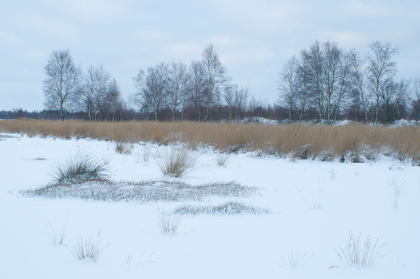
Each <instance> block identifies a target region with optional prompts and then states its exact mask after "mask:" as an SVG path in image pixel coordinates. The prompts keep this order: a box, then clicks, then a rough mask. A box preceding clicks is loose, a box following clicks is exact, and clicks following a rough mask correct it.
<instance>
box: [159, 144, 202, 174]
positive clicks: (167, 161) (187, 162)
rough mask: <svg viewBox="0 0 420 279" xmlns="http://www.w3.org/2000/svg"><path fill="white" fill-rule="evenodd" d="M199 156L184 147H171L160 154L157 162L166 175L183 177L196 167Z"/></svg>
mask: <svg viewBox="0 0 420 279" xmlns="http://www.w3.org/2000/svg"><path fill="white" fill-rule="evenodd" d="M198 156H199V155H198V153H197V152H193V151H190V150H188V149H187V148H186V147H184V146H170V147H168V148H165V149H164V150H163V151H162V152H158V153H157V154H156V156H155V161H156V164H157V165H158V167H159V169H160V170H161V171H162V173H163V174H164V175H167V176H172V177H181V176H183V175H185V174H186V173H187V172H188V171H190V170H191V169H192V168H193V167H195V166H196V163H197V159H198Z"/></svg>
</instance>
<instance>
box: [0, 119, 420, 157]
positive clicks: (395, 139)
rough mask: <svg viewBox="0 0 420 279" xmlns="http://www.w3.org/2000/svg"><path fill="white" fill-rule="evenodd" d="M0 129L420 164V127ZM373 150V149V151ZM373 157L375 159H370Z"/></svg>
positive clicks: (41, 124) (78, 125) (43, 123)
mask: <svg viewBox="0 0 420 279" xmlns="http://www.w3.org/2000/svg"><path fill="white" fill-rule="evenodd" d="M0 131H3V132H10V133H22V134H26V135H28V136H35V135H39V136H42V137H46V136H52V137H60V138H84V137H89V138H95V139H103V140H112V141H116V142H128V143H129V142H138V141H152V142H157V143H159V144H168V143H171V142H184V143H187V144H188V145H189V146H190V147H196V146H197V145H200V144H209V145H212V146H213V147H214V148H216V149H219V150H222V151H230V152H237V151H239V150H244V149H246V150H260V151H261V152H263V153H264V152H265V153H275V154H278V155H285V154H287V155H289V156H293V157H301V158H321V159H328V158H339V159H342V160H349V161H354V162H357V161H359V160H360V156H363V155H364V156H366V157H372V153H369V152H370V151H371V150H378V151H381V152H382V153H388V154H391V153H392V154H393V155H395V156H396V157H398V158H399V159H401V160H407V159H408V160H411V161H412V162H413V164H416V165H420V129H419V128H418V127H388V126H382V127H378V126H368V125H363V124H349V125H345V126H327V125H304V124H303V125H261V124H245V123H244V124H238V123H236V124H231V123H198V122H147V121H133V122H85V121H75V120H67V121H64V122H61V121H49V120H12V121H0ZM368 150H369V151H368ZM370 159H374V158H370Z"/></svg>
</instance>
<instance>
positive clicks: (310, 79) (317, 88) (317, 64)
mask: <svg viewBox="0 0 420 279" xmlns="http://www.w3.org/2000/svg"><path fill="white" fill-rule="evenodd" d="M301 59H302V63H301V67H300V71H302V72H303V74H302V76H304V77H305V82H306V84H305V85H306V90H307V91H306V92H307V93H306V94H307V97H308V98H307V100H308V102H310V105H311V106H312V107H313V108H314V109H315V111H316V112H317V115H318V119H319V120H322V119H324V115H323V112H324V111H325V103H324V96H325V95H324V91H323V87H322V74H323V73H322V71H323V63H324V56H323V54H322V50H321V46H320V44H319V42H318V41H316V42H315V43H314V44H313V45H312V46H311V47H310V49H309V51H307V50H303V51H302V52H301Z"/></svg>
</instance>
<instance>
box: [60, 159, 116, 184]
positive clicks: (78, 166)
mask: <svg viewBox="0 0 420 279" xmlns="http://www.w3.org/2000/svg"><path fill="white" fill-rule="evenodd" d="M52 176H53V178H54V180H55V182H56V183H59V184H66V183H80V182H84V181H89V180H107V179H108V178H109V175H108V161H105V160H96V159H93V158H91V157H89V156H87V155H82V156H74V157H71V158H69V159H67V160H66V162H65V163H64V164H58V165H57V169H56V170H55V172H54V173H53V174H52Z"/></svg>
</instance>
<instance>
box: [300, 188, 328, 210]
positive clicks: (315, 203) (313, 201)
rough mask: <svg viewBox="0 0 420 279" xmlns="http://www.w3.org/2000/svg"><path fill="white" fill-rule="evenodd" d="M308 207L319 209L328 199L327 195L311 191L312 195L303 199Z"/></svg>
mask: <svg viewBox="0 0 420 279" xmlns="http://www.w3.org/2000/svg"><path fill="white" fill-rule="evenodd" d="M303 200H304V201H305V203H306V205H307V206H308V208H309V209H313V210H321V209H322V208H323V206H324V204H325V203H326V202H327V201H328V197H326V196H325V195H324V194H322V193H320V194H317V195H316V194H315V193H314V192H312V196H311V197H310V198H309V199H303Z"/></svg>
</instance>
